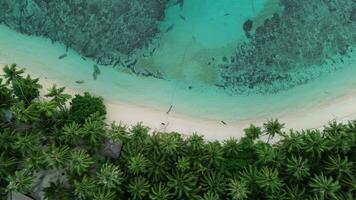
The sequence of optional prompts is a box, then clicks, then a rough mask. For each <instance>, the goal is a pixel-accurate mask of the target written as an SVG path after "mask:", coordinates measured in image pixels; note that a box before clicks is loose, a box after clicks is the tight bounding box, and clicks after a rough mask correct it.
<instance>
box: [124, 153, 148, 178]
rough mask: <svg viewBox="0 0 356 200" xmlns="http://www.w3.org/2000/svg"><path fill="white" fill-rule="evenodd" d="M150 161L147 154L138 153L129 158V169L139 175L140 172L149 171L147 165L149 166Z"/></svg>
mask: <svg viewBox="0 0 356 200" xmlns="http://www.w3.org/2000/svg"><path fill="white" fill-rule="evenodd" d="M148 164H149V161H148V160H147V158H145V156H144V155H143V154H141V153H138V154H137V155H135V156H132V157H131V158H130V160H129V163H128V169H129V171H130V172H131V173H132V174H134V175H138V174H140V173H145V172H147V167H148Z"/></svg>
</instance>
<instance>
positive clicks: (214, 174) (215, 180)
mask: <svg viewBox="0 0 356 200" xmlns="http://www.w3.org/2000/svg"><path fill="white" fill-rule="evenodd" d="M201 186H202V191H204V192H209V191H210V192H213V193H214V194H217V195H218V196H220V195H222V194H223V193H224V190H225V187H226V182H225V176H224V175H223V174H222V172H218V171H210V172H208V173H206V174H204V175H203V177H202V180H201Z"/></svg>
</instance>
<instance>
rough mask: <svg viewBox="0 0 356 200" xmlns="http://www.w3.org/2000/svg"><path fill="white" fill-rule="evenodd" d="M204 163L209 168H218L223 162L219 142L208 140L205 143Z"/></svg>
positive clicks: (222, 153)
mask: <svg viewBox="0 0 356 200" xmlns="http://www.w3.org/2000/svg"><path fill="white" fill-rule="evenodd" d="M203 159H204V160H205V161H206V162H205V161H204V163H206V165H207V167H209V168H219V167H221V165H222V164H223V163H224V161H225V158H224V151H223V149H222V147H221V145H220V142H217V141H215V142H209V143H208V144H206V145H205V152H204V155H203Z"/></svg>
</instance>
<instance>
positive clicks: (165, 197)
mask: <svg viewBox="0 0 356 200" xmlns="http://www.w3.org/2000/svg"><path fill="white" fill-rule="evenodd" d="M171 196H172V194H171V193H170V192H169V189H168V187H167V186H166V185H164V184H162V183H159V184H156V185H154V186H153V187H152V188H151V192H150V194H149V198H150V200H169V199H171Z"/></svg>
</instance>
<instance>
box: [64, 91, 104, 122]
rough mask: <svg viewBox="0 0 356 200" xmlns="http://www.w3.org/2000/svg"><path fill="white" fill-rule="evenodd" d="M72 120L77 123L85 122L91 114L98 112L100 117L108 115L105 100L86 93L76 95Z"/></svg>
mask: <svg viewBox="0 0 356 200" xmlns="http://www.w3.org/2000/svg"><path fill="white" fill-rule="evenodd" d="M69 112H70V116H71V119H72V120H74V121H76V122H82V123H83V122H84V121H85V119H87V118H88V117H90V115H91V114H93V113H96V112H98V114H99V115H100V116H105V115H106V109H105V105H104V103H103V98H101V97H95V96H92V95H90V94H89V93H88V92H85V93H84V95H83V96H82V95H75V97H74V98H73V100H72V103H71V107H70V110H69Z"/></svg>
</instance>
